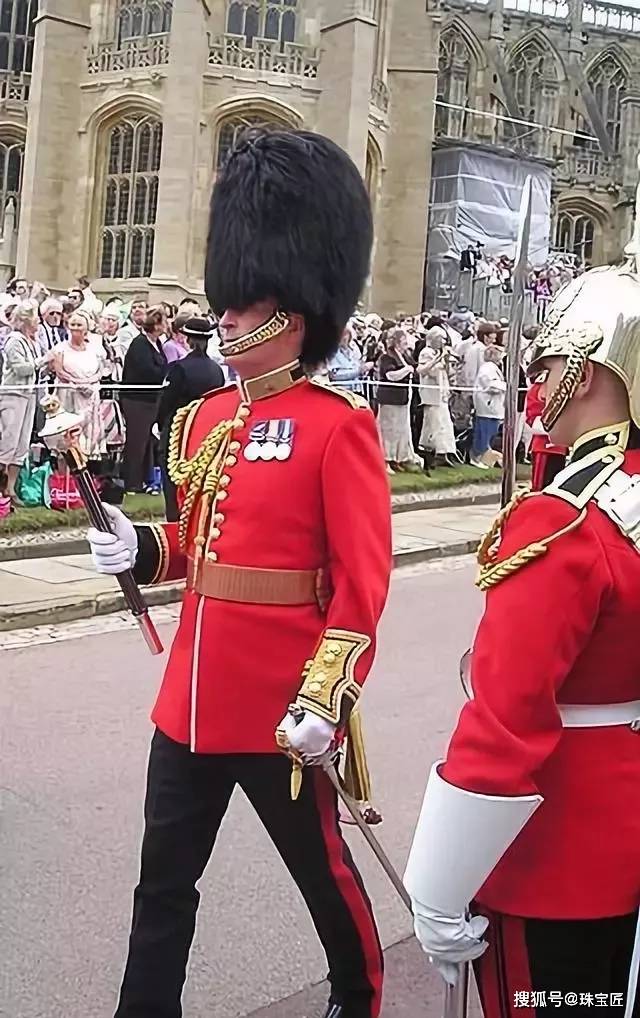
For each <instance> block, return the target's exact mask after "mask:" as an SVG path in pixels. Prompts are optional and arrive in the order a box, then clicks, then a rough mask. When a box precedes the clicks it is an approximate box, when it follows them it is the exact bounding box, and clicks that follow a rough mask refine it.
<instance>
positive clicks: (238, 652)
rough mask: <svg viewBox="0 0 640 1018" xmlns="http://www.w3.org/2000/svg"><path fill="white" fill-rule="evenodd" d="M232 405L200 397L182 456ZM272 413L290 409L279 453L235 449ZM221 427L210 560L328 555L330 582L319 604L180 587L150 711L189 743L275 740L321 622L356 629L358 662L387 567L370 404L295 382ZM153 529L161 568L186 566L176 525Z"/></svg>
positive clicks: (303, 563) (231, 747)
mask: <svg viewBox="0 0 640 1018" xmlns="http://www.w3.org/2000/svg"><path fill="white" fill-rule="evenodd" d="M239 406H240V394H239V392H238V390H237V389H236V388H235V387H230V388H227V389H225V390H220V391H219V392H217V393H213V394H211V396H209V397H207V398H206V399H205V400H204V402H203V403H202V404H201V406H200V408H199V410H198V411H197V413H196V416H195V418H194V420H193V423H192V426H191V429H190V432H189V437H188V444H187V449H186V452H187V455H188V456H189V457H191V456H193V454H194V453H195V452H196V451H197V449H198V448H199V446H200V445H201V443H202V441H203V440H204V438H205V437H206V436H207V434H208V433H209V432H210V431H211V429H212V428H214V427H215V426H216V425H217V424H218V423H219V422H220V421H223V420H230V419H231V420H232V419H234V418H235V417H236V416H237V411H238V408H239ZM278 420H279V421H285V420H287V421H291V422H293V442H292V451H291V455H290V457H289V458H288V459H286V460H284V461H280V460H278V459H275V458H274V459H271V460H269V461H266V460H263V459H251V460H250V459H248V458H247V457H246V456H245V449H246V447H247V445H248V443H249V441H250V436H251V432H252V429H254V428H256V426H257V425H258V424H259V422H265V421H278ZM233 438H234V441H236V442H237V443H238V444H239V448H236V449H235V450H234V453H235V454H234V456H233V457H231V461H230V465H228V466H227V468H226V474H227V475H228V478H229V483H228V486H227V487H226V489H224V491H223V492H222V493H221V496H219V501H218V503H217V505H216V508H215V511H216V513H218V514H219V515H218V517H217V523H216V528H217V530H219V536H218V537H217V539H216V540H215V543H214V544H213V545H212V547H213V548H215V552H216V554H217V558H218V561H219V562H220V563H221V564H230V565H235V566H250V567H254V568H263V569H277V570H316V569H321V568H328V570H329V573H330V579H331V587H332V590H333V595H332V597H331V600H330V602H329V604H328V606H327V607H326V610H325V611H324V612H323V611H322V610H321V609H320V607H319V606H318V605H317V604H305V605H295V606H280V605H264V604H257V605H256V604H247V603H239V602H230V601H220V600H216V599H214V598H210V597H204V596H202V595H200V594H198V593H196V592H194V591H193V590H187V591H186V592H185V595H184V600H183V606H182V613H181V617H180V624H179V626H178V631H177V633H176V636H175V639H174V642H173V646H172V648H171V653H170V657H169V661H168V664H167V668H166V672H165V675H164V680H163V683H162V687H161V689H160V693H159V695H158V699H157V702H156V705H155V708H154V710H153V714H152V718H153V721H154V722H155V723H156V725H157V726H158V727H159V728H160V729H161V730H162V731H163V732H164V733H165V734H166V735H168V736H169V737H170V738H172V739H174V740H176V741H178V742H182V743H190V744H191V747H192V749H193V750H194V751H197V752H201V753H275V752H278V748H277V746H276V743H275V738H274V730H275V728H276V726H277V725H278V723H279V722H280V721H281V719H282V717H283V716H284V714H285V713H286V711H287V707H288V705H289V704H290V703H291V702H292V701H293V700H295V698H296V694H297V692H298V690H299V688H300V686H301V684H302V672H303V668H304V665H305V662H306V661H307V660H308V659H310V658H313V656H314V653H315V651H316V649H317V648H318V645H319V644H320V641H321V638H322V636H323V634H324V632H325V630H326V629H340V630H347V631H352V632H355V633H359V634H362V635H364V636H366V637H368V638H369V639H370V640H371V644H370V646H369V647H368V649H366V650H365V651H364V653H363V654H362V655H361V656H360V657H359V658H358V661H357V664H356V668H355V678H356V680H357V682H358V683H362V682H364V680H365V678H366V676H367V673H368V671H369V669H370V667H371V664H372V661H373V657H374V651H375V633H376V627H377V624H378V620H379V617H380V615H381V612H382V609H383V607H384V604H385V600H386V596H387V589H388V582H389V574H390V568H391V524H390V520H391V517H390V506H389V486H388V481H387V477H386V473H385V467H384V461H383V457H382V452H381V449H380V442H379V439H378V434H377V429H376V424H375V420H374V417H373V415H372V413H371V411H370V410H369V409H368V408H365V409H362V408H354V407H353V406H352V405H351V404H350V403H349V402H348V401H347V400H346V399H345V398H343V397H341V396H340V395H339V394H336V393H335V392H333V391H331V390H328V389H326V388H325V387H322V386H318V385H314V384H311V383H310V382H307V381H302V382H300V383H299V384H297V385H295V386H293V387H291V388H288V389H286V390H285V391H282V392H279V393H276V394H275V395H271V396H268V397H266V398H262V399H259V400H256V401H254V402H253V403H251V404H250V408H249V413H248V416H246V418H245V423H244V427H242V426H240V427H238V428H237V429H236V431H235V433H234V435H233ZM234 461H235V462H234ZM197 516H198V509H197V507H196V510H195V512H194V514H193V518H196V519H197ZM164 529H165V534H166V535H167V537H168V539H169V544H170V550H171V553H170V561H169V563H168V570H165V574H164V577H163V578H176V577H182V576H185V574H186V558H185V556H184V554H182V552H181V551H180V549H179V546H178V528H177V524H166V525H165V528H164ZM192 536H193V535H192Z"/></svg>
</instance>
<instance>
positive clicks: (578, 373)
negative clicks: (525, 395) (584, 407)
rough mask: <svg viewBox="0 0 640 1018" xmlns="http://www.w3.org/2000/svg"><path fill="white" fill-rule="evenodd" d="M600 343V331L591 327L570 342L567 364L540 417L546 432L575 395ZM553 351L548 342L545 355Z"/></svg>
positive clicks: (549, 354)
mask: <svg viewBox="0 0 640 1018" xmlns="http://www.w3.org/2000/svg"><path fill="white" fill-rule="evenodd" d="M601 343H602V333H601V331H600V330H596V331H595V332H594V331H592V330H591V329H585V332H584V334H583V335H581V336H576V337H575V338H574V339H573V341H572V342H571V343H570V347H569V352H568V354H567V364H566V367H565V369H564V371H563V372H562V377H561V379H560V381H559V382H558V384H557V385H556V387H555V389H554V390H553V392H552V393H551V395H550V396H549V398H548V399H547V401H546V403H545V407H544V410H543V412H542V414H541V417H540V419H541V421H542V427H543V428H544V430H545V431H546V432H547V433H548V432H549V430H550V429H551V428H552V427H553V426H554V424H555V423H556V421H557V420H558V418H559V417H560V414H561V413H562V411H563V410H564V409H565V408H566V406H567V403H569V401H570V400H572V399H573V397H574V396H575V394H576V389H577V388H578V386H579V385H580V380H581V378H582V376H583V374H584V369H585V367H586V365H587V361H588V360H589V357H590V356H591V354H592V353H595V351H596V350H597V349H598V347H599V346H600V344H601ZM554 353H556V351H555V350H554V349H553V344H550V346H549V351H548V354H547V356H553V355H554ZM542 356H543V357H544V356H545V352H544V351H543V352H542Z"/></svg>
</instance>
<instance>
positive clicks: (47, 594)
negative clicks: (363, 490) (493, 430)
mask: <svg viewBox="0 0 640 1018" xmlns="http://www.w3.org/2000/svg"><path fill="white" fill-rule="evenodd" d="M495 514H496V506H495V505H491V506H474V507H472V506H458V507H450V506H449V507H444V508H441V509H428V510H424V509H420V510H415V511H413V512H403V513H398V514H396V515H394V517H393V550H394V562H395V565H396V567H398V566H402V565H409V564H413V563H415V562H424V561H428V560H429V559H434V558H443V557H445V556H449V555H464V554H468V553H469V552H472V551H474V550H475V547H476V545H477V543H478V540H479V538H480V537H481V536H482V534H483V533H484V532H485V531H486V530H487V529H488V528H489V525H490V524H491V521H492V520H493V518H494V516H495ZM181 590H182V584H181V583H166V584H162V585H161V586H159V587H153V588H147V590H146V594H145V596H146V599H147V602H148V603H149V604H150V605H159V604H170V603H172V602H174V601H177V600H179V598H180V594H181ZM123 606H124V605H123V599H122V595H121V594H120V590H119V587H118V585H117V583H116V582H115V580H114V579H113V578H112V577H109V576H98V575H97V574H96V573H95V572H94V570H93V568H92V565H91V557H90V556H89V555H88V554H86V553H85V554H82V555H77V554H76V555H54V556H51V557H46V558H31V559H16V560H13V561H8V562H3V563H0V632H7V631H8V630H12V629H23V628H26V627H31V626H37V625H42V624H45V623H46V624H54V623H58V622H69V621H71V620H73V619H86V618H92V617H93V616H95V615H107V614H109V613H111V612H115V611H121V610H122V608H123Z"/></svg>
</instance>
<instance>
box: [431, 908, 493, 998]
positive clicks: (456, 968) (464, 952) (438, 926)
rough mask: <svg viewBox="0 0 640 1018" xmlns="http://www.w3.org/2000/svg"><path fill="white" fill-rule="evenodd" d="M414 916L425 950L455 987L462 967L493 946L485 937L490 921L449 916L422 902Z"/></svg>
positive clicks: (475, 917)
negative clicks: (483, 937) (490, 945)
mask: <svg viewBox="0 0 640 1018" xmlns="http://www.w3.org/2000/svg"><path fill="white" fill-rule="evenodd" d="M413 914H414V929H415V933H416V937H417V938H418V940H419V941H420V944H421V946H422V950H423V951H425V952H426V953H427V954H428V955H429V961H430V962H431V963H432V964H433V965H435V967H436V968H437V970H438V972H439V973H440V975H441V976H442V977H443V979H445V980H446V981H447V982H448V983H449V984H450V985H451V986H455V984H456V981H457V978H458V975H459V972H460V965H462V964H464V962H467V961H474V959H476V958H479V957H480V955H482V954H484V952H485V951H486V950H487V948H488V946H489V945H488V943H487V941H486V940H483V939H482V936H483V934H484V932H485V930H486V929H487V926H488V925H489V920H488V919H486V918H485V917H484V916H473V917H471V918H467V917H466V916H464V915H462V914H460V915H445V914H444V913H442V912H437V911H436V910H435V909H431V908H427V906H426V905H421V904H420V902H418V901H414V902H413Z"/></svg>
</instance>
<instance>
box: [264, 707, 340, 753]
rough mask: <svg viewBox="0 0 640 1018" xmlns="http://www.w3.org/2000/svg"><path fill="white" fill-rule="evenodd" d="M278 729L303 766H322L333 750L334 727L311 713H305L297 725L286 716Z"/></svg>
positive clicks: (294, 720) (289, 716)
mask: <svg viewBox="0 0 640 1018" xmlns="http://www.w3.org/2000/svg"><path fill="white" fill-rule="evenodd" d="M278 728H279V730H281V731H283V732H284V733H285V734H286V736H287V739H288V740H289V745H290V746H291V748H292V749H294V750H295V751H296V753H299V754H300V757H301V758H302V762H303V764H305V765H311V766H322V764H324V763H325V761H326V760H327V759H328V756H329V755H330V750H332V749H333V743H334V739H335V735H336V726H335V725H332V724H331V722H330V721H325V719H324V718H321V717H318V715H317V714H314V713H313V711H310V710H307V711H305V712H304V717H303V718H302V721H300V722H298V723H296V719H295V718H293V717H292V716H291V714H286V715H285V716H284V718H283V719H282V721H281V722H280V724H279V725H278Z"/></svg>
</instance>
